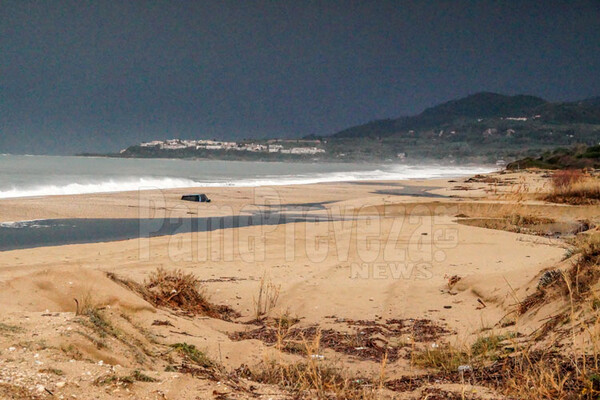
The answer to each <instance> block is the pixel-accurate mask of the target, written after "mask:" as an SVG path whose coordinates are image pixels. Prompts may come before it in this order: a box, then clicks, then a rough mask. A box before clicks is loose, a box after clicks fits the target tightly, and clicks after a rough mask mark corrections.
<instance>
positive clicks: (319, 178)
mask: <svg viewBox="0 0 600 400" xmlns="http://www.w3.org/2000/svg"><path fill="white" fill-rule="evenodd" d="M493 170H494V168H491V167H481V166H479V167H459V166H438V165H430V166H408V165H396V166H389V167H388V166H382V167H381V168H380V169H374V170H369V171H346V172H325V173H305V174H288V175H283V174H282V175H262V176H257V177H253V178H236V177H219V178H215V179H206V178H204V177H203V178H199V179H187V178H171V177H132V178H106V180H102V179H100V180H99V181H96V182H89V181H88V182H72V183H67V184H58V183H47V184H43V185H37V186H29V187H11V188H5V189H0V198H3V199H7V198H19V197H42V196H57V195H75V194H88V193H110V192H126V191H137V190H151V189H175V188H192V187H197V188H201V187H258V186H281V185H301V184H315V183H325V182H353V181H373V180H377V181H385V180H408V179H433V178H450V177H460V176H469V175H474V174H480V173H487V172H491V171H493ZM96 179H98V178H96Z"/></svg>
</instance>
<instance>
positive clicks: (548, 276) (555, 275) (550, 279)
mask: <svg viewBox="0 0 600 400" xmlns="http://www.w3.org/2000/svg"><path fill="white" fill-rule="evenodd" d="M561 276H562V271H561V270H560V269H551V270H548V271H546V272H544V273H543V274H542V276H541V277H540V280H539V281H538V285H537V287H538V289H541V288H545V287H547V286H550V285H551V284H552V283H554V282H556V281H557V280H558V279H559V278H560V277H561Z"/></svg>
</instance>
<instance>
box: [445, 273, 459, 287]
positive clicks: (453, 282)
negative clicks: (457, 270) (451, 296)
mask: <svg viewBox="0 0 600 400" xmlns="http://www.w3.org/2000/svg"><path fill="white" fill-rule="evenodd" d="M444 277H445V278H446V279H447V280H448V289H452V288H453V287H454V285H456V284H457V283H458V281H460V280H461V279H462V277H460V276H459V275H452V276H448V275H445V276H444Z"/></svg>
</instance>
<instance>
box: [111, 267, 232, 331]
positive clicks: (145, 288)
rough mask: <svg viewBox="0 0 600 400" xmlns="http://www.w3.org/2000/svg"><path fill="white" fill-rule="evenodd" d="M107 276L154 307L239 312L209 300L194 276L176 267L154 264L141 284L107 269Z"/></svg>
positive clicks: (226, 315) (218, 314)
mask: <svg viewBox="0 0 600 400" xmlns="http://www.w3.org/2000/svg"><path fill="white" fill-rule="evenodd" d="M107 276H108V277H109V278H110V279H112V280H113V281H115V282H117V283H119V284H121V285H122V286H124V287H126V288H128V289H130V290H131V291H133V292H135V293H137V294H138V295H139V296H141V297H142V298H143V299H144V300H146V301H148V302H149V303H150V304H152V305H153V306H155V307H165V308H170V309H172V310H176V311H179V312H181V313H183V314H185V315H190V316H194V315H206V316H209V317H212V318H219V319H224V320H231V319H232V318H235V317H237V316H239V314H238V313H237V312H236V311H235V310H233V309H232V308H231V307H228V306H225V305H216V304H212V303H210V302H209V301H208V299H207V296H206V294H205V292H204V290H203V288H202V286H201V283H200V281H199V280H198V278H197V277H196V276H195V275H194V274H192V273H185V272H183V271H182V270H180V269H177V270H173V271H167V270H165V269H164V268H157V269H156V270H155V271H153V272H152V273H151V274H150V276H149V277H148V278H147V279H146V280H145V281H144V283H143V284H140V283H137V282H134V281H131V280H128V279H125V278H122V277H119V276H117V275H116V274H114V273H112V272H109V273H107Z"/></svg>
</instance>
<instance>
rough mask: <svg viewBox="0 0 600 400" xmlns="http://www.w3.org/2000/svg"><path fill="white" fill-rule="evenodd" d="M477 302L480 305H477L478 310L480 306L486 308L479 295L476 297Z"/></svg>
mask: <svg viewBox="0 0 600 400" xmlns="http://www.w3.org/2000/svg"><path fill="white" fill-rule="evenodd" d="M477 302H478V303H479V304H480V306H479V307H477V309H478V310H481V309H482V308H486V307H487V306H486V305H485V303H484V302H483V300H481V299H480V298H479V297H478V298H477Z"/></svg>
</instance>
